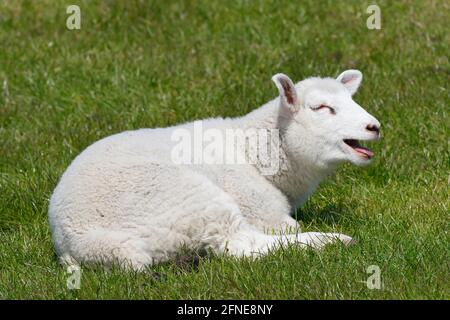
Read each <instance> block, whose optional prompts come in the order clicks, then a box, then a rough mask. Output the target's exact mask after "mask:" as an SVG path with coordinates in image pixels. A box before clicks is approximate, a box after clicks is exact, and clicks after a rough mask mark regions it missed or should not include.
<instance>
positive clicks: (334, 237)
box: [225, 228, 352, 257]
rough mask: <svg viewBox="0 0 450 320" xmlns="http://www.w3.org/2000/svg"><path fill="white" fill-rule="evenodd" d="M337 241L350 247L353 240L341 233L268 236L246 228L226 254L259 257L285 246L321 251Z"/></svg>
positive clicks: (230, 244)
mask: <svg viewBox="0 0 450 320" xmlns="http://www.w3.org/2000/svg"><path fill="white" fill-rule="evenodd" d="M336 241H341V242H342V243H343V244H345V245H350V244H351V243H352V238H350V237H349V236H346V235H343V234H340V233H322V232H304V233H298V234H287V235H268V234H265V233H263V232H260V231H258V230H256V229H253V228H245V229H244V230H241V231H240V232H238V233H237V234H236V235H235V237H233V238H232V239H230V240H229V241H228V242H227V243H226V245H225V247H226V249H225V252H227V253H229V254H231V255H234V256H249V257H258V256H261V255H264V254H266V253H268V252H269V251H270V250H275V249H278V248H280V247H283V246H288V245H298V246H300V247H305V248H306V247H311V248H316V249H320V248H322V247H323V246H325V245H326V244H331V243H334V242H336Z"/></svg>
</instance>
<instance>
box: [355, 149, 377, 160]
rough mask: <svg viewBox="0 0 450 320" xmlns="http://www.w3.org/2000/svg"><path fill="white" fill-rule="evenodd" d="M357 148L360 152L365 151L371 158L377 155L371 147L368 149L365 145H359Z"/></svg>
mask: <svg viewBox="0 0 450 320" xmlns="http://www.w3.org/2000/svg"><path fill="white" fill-rule="evenodd" d="M355 150H356V151H358V152H361V153H364V154H365V155H367V156H368V157H369V158H372V157H373V156H374V155H375V154H374V153H373V152H372V151H370V150H369V149H366V148H364V147H357V148H355Z"/></svg>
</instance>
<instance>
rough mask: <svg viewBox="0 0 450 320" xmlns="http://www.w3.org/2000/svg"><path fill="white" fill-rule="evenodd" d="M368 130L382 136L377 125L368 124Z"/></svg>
mask: <svg viewBox="0 0 450 320" xmlns="http://www.w3.org/2000/svg"><path fill="white" fill-rule="evenodd" d="M366 130H368V131H372V132H374V133H376V134H377V135H380V127H379V126H377V125H376V124H368V125H367V126H366Z"/></svg>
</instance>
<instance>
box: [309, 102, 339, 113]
mask: <svg viewBox="0 0 450 320" xmlns="http://www.w3.org/2000/svg"><path fill="white" fill-rule="evenodd" d="M324 108H328V109H329V110H330V113H331V114H336V110H334V109H333V108H332V107H330V106H327V105H326V104H321V105H320V106H318V107H313V108H311V109H312V110H314V111H318V110H320V109H324Z"/></svg>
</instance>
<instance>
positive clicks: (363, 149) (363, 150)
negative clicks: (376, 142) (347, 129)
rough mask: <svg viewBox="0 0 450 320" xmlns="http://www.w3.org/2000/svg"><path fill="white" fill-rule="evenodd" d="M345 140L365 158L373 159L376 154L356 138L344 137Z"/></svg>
mask: <svg viewBox="0 0 450 320" xmlns="http://www.w3.org/2000/svg"><path fill="white" fill-rule="evenodd" d="M344 142H345V144H347V145H348V146H349V147H350V148H352V149H353V150H354V151H355V152H357V153H358V154H359V155H360V156H361V157H363V158H365V159H371V158H372V157H373V156H374V155H375V154H374V153H373V152H372V151H371V150H370V149H368V148H366V147H363V146H362V145H360V144H359V141H358V140H356V139H344Z"/></svg>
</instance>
